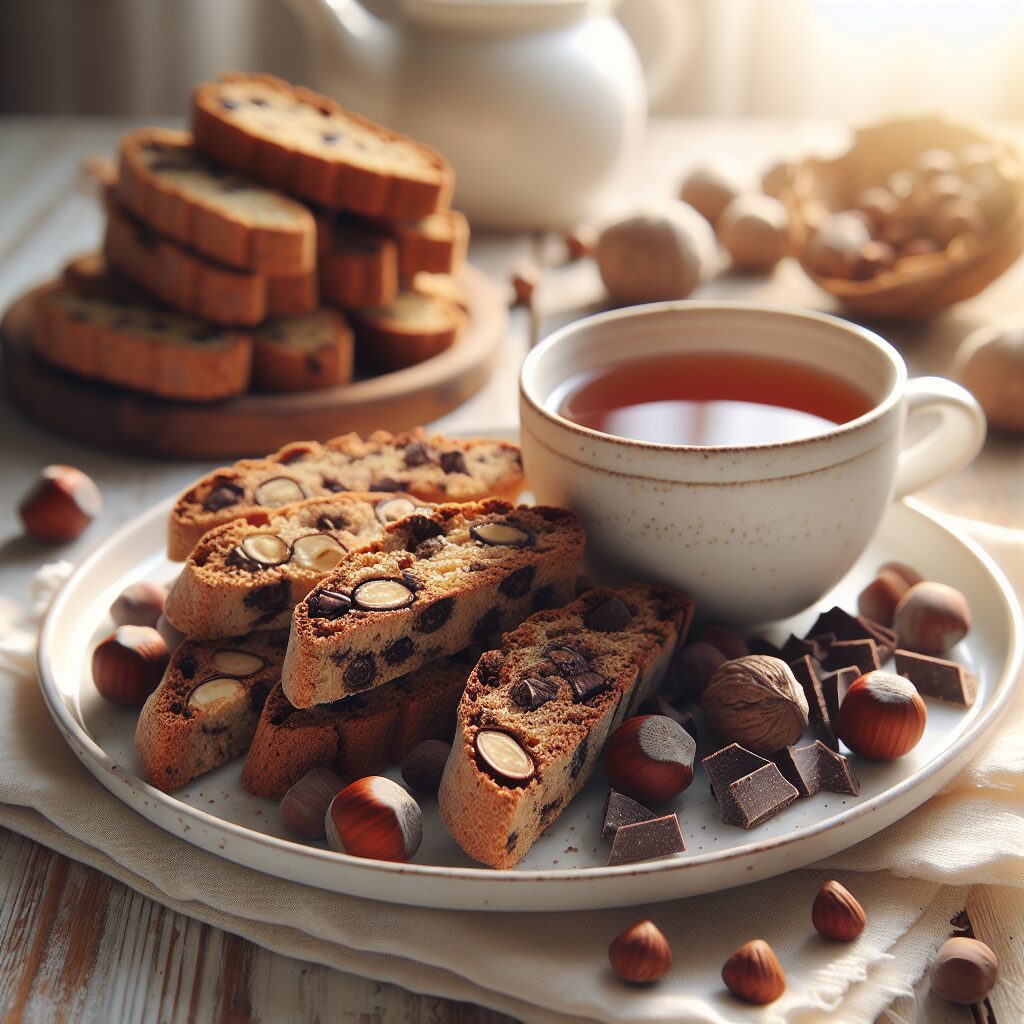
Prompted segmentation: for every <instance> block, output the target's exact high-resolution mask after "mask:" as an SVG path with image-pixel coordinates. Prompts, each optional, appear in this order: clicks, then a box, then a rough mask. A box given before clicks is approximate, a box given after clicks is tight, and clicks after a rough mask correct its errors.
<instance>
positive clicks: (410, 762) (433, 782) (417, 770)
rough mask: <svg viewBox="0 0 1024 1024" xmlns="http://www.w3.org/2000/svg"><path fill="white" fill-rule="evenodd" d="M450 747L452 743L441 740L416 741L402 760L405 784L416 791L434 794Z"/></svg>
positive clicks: (439, 782) (439, 784) (446, 761)
mask: <svg viewBox="0 0 1024 1024" xmlns="http://www.w3.org/2000/svg"><path fill="white" fill-rule="evenodd" d="M451 749H452V745H451V744H450V743H445V742H444V741H443V740H424V741H423V742H422V743H417V744H416V746H415V747H413V748H412V750H410V751H409V753H408V754H406V755H405V760H404V761H402V778H403V779H404V780H405V783H406V785H407V786H409V788H410V789H413V790H415V791H416V792H417V793H425V794H430V795H431V796H436V795H437V791H438V790H439V789H440V788H441V776H442V775H444V766H445V765H446V764H447V763H448V755H449V754H450V753H451Z"/></svg>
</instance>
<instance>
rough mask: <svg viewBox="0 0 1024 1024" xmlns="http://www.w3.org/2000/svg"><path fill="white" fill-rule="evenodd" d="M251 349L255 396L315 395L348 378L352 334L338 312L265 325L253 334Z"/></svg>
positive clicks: (298, 317)
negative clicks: (257, 394) (257, 393)
mask: <svg viewBox="0 0 1024 1024" xmlns="http://www.w3.org/2000/svg"><path fill="white" fill-rule="evenodd" d="M252 346H253V348H252V383H253V388H254V390H257V391H269V392H279V391H315V390H317V389H319V388H330V387H337V386H338V385H340V384H347V383H348V382H349V381H350V380H351V379H352V363H353V354H354V347H353V339H352V331H351V330H350V328H349V326H348V323H347V322H346V320H345V318H344V317H343V316H342V315H341V313H339V312H338V311H337V310H333V309H318V310H317V311H316V312H315V313H307V314H306V315H305V316H291V317H280V318H278V319H276V320H268V321H267V322H266V323H264V324H261V325H260V326H259V327H257V328H255V329H254V331H253V335H252Z"/></svg>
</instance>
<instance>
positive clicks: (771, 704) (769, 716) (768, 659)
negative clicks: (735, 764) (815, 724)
mask: <svg viewBox="0 0 1024 1024" xmlns="http://www.w3.org/2000/svg"><path fill="white" fill-rule="evenodd" d="M701 705H702V706H703V708H704V721H705V723H706V724H707V727H708V728H709V729H710V730H711V731H712V732H713V733H714V734H715V735H716V736H718V737H720V738H721V739H722V740H724V741H725V742H726V743H739V744H740V746H743V747H746V748H747V750H751V751H753V752H754V753H755V754H771V753H774V752H775V751H776V750H780V749H781V748H782V747H788V746H791V745H792V744H794V743H796V741H797V740H798V739H799V738H800V734H801V733H802V732H803V731H804V729H806V728H807V721H808V708H807V697H806V696H805V695H804V691H803V689H802V687H801V686H800V684H799V683H798V682H797V681H796V677H795V676H794V675H793V670H792V669H791V668H790V667H789V666H788V665H787V664H786V663H785V662H784V661H783V660H782V659H781V658H773V657H772V656H771V655H767V654H750V655H748V656H747V657H745V658H736V659H734V660H733V661H727V662H725V663H724V664H722V665H720V666H719V667H718V668H717V669H716V670H715V674H714V675H713V676H712V677H711V682H710V683H708V687H707V689H706V690H705V691H704V696H703V697H702V698H701Z"/></svg>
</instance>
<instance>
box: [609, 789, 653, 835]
mask: <svg viewBox="0 0 1024 1024" xmlns="http://www.w3.org/2000/svg"><path fill="white" fill-rule="evenodd" d="M656 817H657V815H656V814H655V813H654V812H653V811H650V810H648V809H647V808H646V807H644V805H643V804H641V803H639V802H637V801H636V800H634V799H633V798H632V797H631V796H626V794H625V793H620V792H618V790H615V789H610V790H608V796H607V797H606V798H605V802H604V814H603V816H602V820H603V821H604V824H603V825H602V826H601V838H602V839H611V838H612V837H613V836H614V835H615V833H616V832H618V830H619V829H620V828H622V827H623V825H636V824H638V823H639V822H641V821H651V820H652V819H654V818H656Z"/></svg>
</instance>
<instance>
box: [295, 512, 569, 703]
mask: <svg viewBox="0 0 1024 1024" xmlns="http://www.w3.org/2000/svg"><path fill="white" fill-rule="evenodd" d="M583 541H584V537H583V530H582V528H581V527H580V524H579V520H577V518H576V516H575V515H573V513H572V512H569V511H567V510H566V509H560V508H550V507H546V506H540V505H538V506H534V507H527V506H519V507H516V506H514V505H511V504H509V502H507V501H500V500H497V499H488V500H486V501H481V502H469V503H466V504H459V505H455V504H452V505H438V506H436V507H435V508H433V509H432V510H430V511H428V512H414V513H413V514H412V515H409V516H406V517H405V518H404V519H400V520H398V522H396V523H392V524H391V525H390V526H388V527H387V528H386V529H385V531H384V536H383V537H382V538H381V539H380V540H378V541H374V542H373V543H371V544H368V545H367V546H366V547H363V548H359V549H356V550H354V551H350V552H349V553H348V554H347V555H346V556H345V557H344V558H343V559H342V561H341V562H339V563H338V567H337V569H335V570H334V571H333V572H332V573H330V574H329V575H328V576H326V577H325V578H324V579H323V580H321V581H320V583H318V584H317V587H316V589H315V590H314V591H313V592H312V593H311V594H310V595H309V597H308V598H306V599H305V600H303V601H300V602H299V604H297V605H296V606H295V612H294V615H293V616H292V626H291V635H290V637H289V640H288V653H287V655H286V656H285V661H284V668H283V670H282V673H281V685H282V686H283V687H284V692H285V696H286V697H287V698H288V699H289V700H290V701H291V702H292V704H294V705H295V706H296V707H300V708H301V707H309V706H310V705H312V704H323V703H326V702H327V701H332V700H338V699H339V698H341V697H345V696H348V695H349V694H351V693H359V692H360V691H362V690H368V689H370V688H371V687H374V686H380V685H381V684H382V683H386V682H388V680H390V679H395V678H397V677H398V676H399V675H402V674H404V673H406V672H411V671H413V670H414V669H416V668H418V667H419V666H420V665H424V664H426V663H428V662H430V661H434V660H436V659H437V658H440V657H443V656H445V655H451V654H455V653H456V652H457V651H461V650H463V649H465V648H466V647H468V646H470V645H471V644H473V643H476V642H478V641H480V640H482V639H484V638H485V637H489V636H491V635H492V634H494V633H498V632H500V631H502V630H506V629H511V628H513V627H515V626H517V625H518V624H519V623H520V622H522V621H523V619H525V618H526V617H527V616H528V615H529V614H531V612H533V611H536V610H537V609H538V608H553V607H557V606H559V605H562V604H564V603H565V602H566V601H567V600H568V599H569V598H570V597H571V596H572V594H573V592H574V590H575V584H576V577H577V575H578V568H579V559H580V556H581V555H582V554H583Z"/></svg>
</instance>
